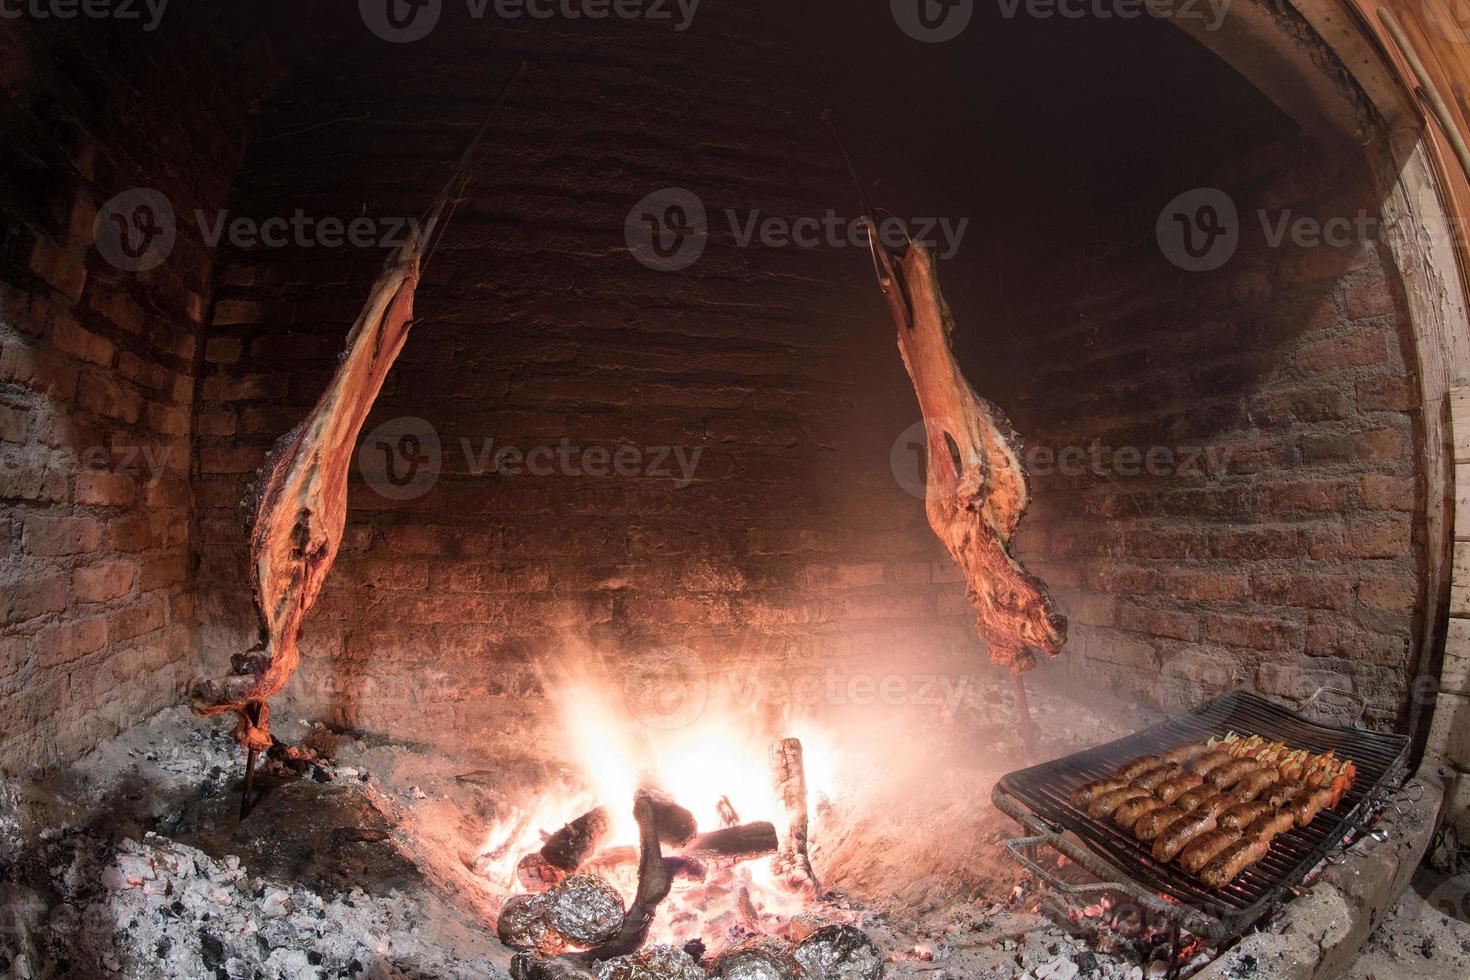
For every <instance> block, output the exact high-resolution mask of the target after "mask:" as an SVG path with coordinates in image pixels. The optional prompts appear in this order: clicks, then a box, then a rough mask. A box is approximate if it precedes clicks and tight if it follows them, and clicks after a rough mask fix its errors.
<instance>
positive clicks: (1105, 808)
mask: <svg viewBox="0 0 1470 980" xmlns="http://www.w3.org/2000/svg"><path fill="white" fill-rule="evenodd" d="M1147 795H1149V794H1148V790H1146V789H1139V788H1138V787H1137V786H1124V787H1123V788H1122V789H1115V790H1113V791H1112V792H1111V793H1104V794H1103V795H1102V796H1099V797H1098V798H1097V799H1095V800H1093V801H1092V805H1091V806H1089V807H1088V808H1087V815H1088V816H1089V817H1091V818H1092V819H1094V820H1101V819H1102V818H1103V817H1111V816H1112V815H1113V811H1114V810H1116V809H1118V807H1120V806H1122V805H1123V804H1124V803H1127V802H1128V801H1129V800H1136V799H1138V798H1139V797H1140V796H1147Z"/></svg>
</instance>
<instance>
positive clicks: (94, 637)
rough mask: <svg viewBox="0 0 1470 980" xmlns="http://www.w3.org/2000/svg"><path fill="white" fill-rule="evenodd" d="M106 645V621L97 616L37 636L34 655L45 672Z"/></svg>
mask: <svg viewBox="0 0 1470 980" xmlns="http://www.w3.org/2000/svg"><path fill="white" fill-rule="evenodd" d="M106 645H107V621H106V620H105V619H103V618H102V617H100V616H94V617H92V618H91V619H84V620H82V621H80V622H77V623H59V624H57V625H55V626H48V627H47V628H46V629H44V630H42V631H41V632H40V633H38V634H37V635H36V655H37V660H38V662H39V664H40V666H41V667H42V668H44V669H50V668H52V667H61V666H65V665H66V664H69V663H72V662H74V661H76V660H79V659H81V658H82V657H85V656H86V655H87V654H89V653H96V652H97V651H98V650H101V649H102V648H103V647H105V646H106Z"/></svg>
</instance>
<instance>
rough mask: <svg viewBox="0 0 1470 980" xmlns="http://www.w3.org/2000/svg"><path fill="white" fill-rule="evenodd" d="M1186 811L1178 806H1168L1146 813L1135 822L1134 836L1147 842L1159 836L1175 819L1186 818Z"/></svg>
mask: <svg viewBox="0 0 1470 980" xmlns="http://www.w3.org/2000/svg"><path fill="white" fill-rule="evenodd" d="M1184 815H1185V812H1184V811H1183V810H1181V809H1179V808H1178V807H1172V806H1166V807H1164V808H1163V809H1161V810H1154V811H1153V812H1152V813H1145V814H1144V815H1143V816H1141V817H1139V818H1138V820H1137V821H1136V822H1135V823H1134V824H1133V836H1134V837H1137V838H1138V839H1139V840H1141V841H1143V842H1144V843H1145V844H1146V843H1148V842H1149V841H1151V840H1153V839H1154V838H1155V837H1157V836H1159V832H1160V831H1162V830H1163V829H1164V828H1165V827H1167V826H1169V825H1170V824H1171V823H1173V822H1174V821H1175V820H1181V819H1183V818H1184Z"/></svg>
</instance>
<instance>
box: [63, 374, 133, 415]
mask: <svg viewBox="0 0 1470 980" xmlns="http://www.w3.org/2000/svg"><path fill="white" fill-rule="evenodd" d="M77 404H78V405H81V406H82V407H83V408H85V409H88V410H89V411H93V412H96V413H97V414H98V415H106V416H107V417H108V418H113V419H118V420H120V421H123V422H127V423H129V424H131V423H133V422H136V421H138V419H139V417H140V416H141V415H142V414H143V396H142V395H140V394H138V393H137V392H136V391H132V390H130V389H128V388H124V387H123V386H122V385H120V384H118V383H117V382H115V381H113V380H112V379H111V378H108V377H106V376H103V375H100V374H88V375H87V377H86V378H85V379H84V380H83V381H82V382H81V383H80V384H79V385H78V386H77Z"/></svg>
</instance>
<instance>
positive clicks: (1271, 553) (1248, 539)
mask: <svg viewBox="0 0 1470 980" xmlns="http://www.w3.org/2000/svg"><path fill="white" fill-rule="evenodd" d="M1300 547H1301V546H1300V541H1299V538H1298V535H1297V532H1296V531H1295V530H1293V529H1291V528H1274V527H1257V528H1244V529H1240V530H1230V531H1215V532H1214V533H1212V534H1211V535H1210V552H1211V554H1213V555H1214V556H1215V557H1216V558H1246V559H1261V558H1294V557H1295V556H1296V555H1297V554H1298V552H1299V551H1300Z"/></svg>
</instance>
